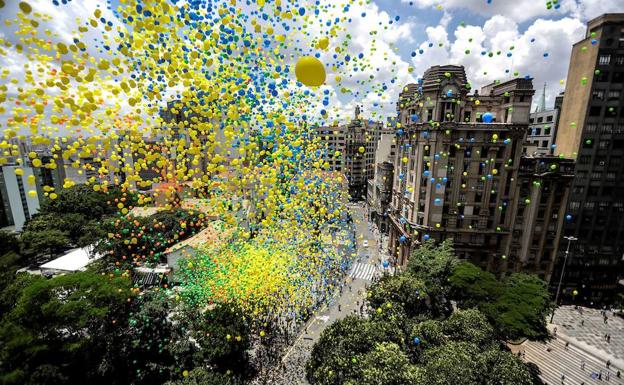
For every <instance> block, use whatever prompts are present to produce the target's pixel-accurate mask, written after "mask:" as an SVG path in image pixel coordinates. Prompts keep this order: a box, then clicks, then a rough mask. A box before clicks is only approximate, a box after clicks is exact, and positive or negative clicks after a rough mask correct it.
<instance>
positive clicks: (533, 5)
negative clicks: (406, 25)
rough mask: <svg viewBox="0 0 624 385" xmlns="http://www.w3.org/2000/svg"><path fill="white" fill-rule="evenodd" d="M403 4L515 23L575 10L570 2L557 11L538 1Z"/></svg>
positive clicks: (448, 0) (435, 0) (464, 0)
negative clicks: (498, 17)
mask: <svg viewBox="0 0 624 385" xmlns="http://www.w3.org/2000/svg"><path fill="white" fill-rule="evenodd" d="M402 1H403V2H404V3H409V2H413V3H414V5H415V6H417V7H419V8H429V7H435V8H438V7H441V8H442V9H443V10H445V11H448V10H457V9H467V10H469V11H470V12H472V13H475V14H477V15H481V16H486V17H491V16H494V15H506V16H508V17H509V18H511V19H513V20H514V21H516V22H523V21H527V20H531V19H533V18H536V17H540V16H546V17H548V16H551V15H552V16H555V15H559V16H561V15H562V14H564V13H567V12H571V11H573V10H575V9H576V4H574V2H571V1H559V3H560V4H561V5H560V8H559V9H554V8H553V9H550V10H549V9H547V8H546V1H540V0H492V1H491V3H490V4H488V3H487V2H486V0H402Z"/></svg>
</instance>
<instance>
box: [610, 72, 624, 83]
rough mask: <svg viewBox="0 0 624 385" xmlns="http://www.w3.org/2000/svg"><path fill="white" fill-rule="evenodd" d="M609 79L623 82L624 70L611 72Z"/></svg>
mask: <svg viewBox="0 0 624 385" xmlns="http://www.w3.org/2000/svg"><path fill="white" fill-rule="evenodd" d="M611 81H612V82H613V83H622V82H624V72H615V73H614V74H613V79H612V80H611Z"/></svg>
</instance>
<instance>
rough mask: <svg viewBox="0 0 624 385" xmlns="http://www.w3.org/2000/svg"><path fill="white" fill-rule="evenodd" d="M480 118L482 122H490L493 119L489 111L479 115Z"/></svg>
mask: <svg viewBox="0 0 624 385" xmlns="http://www.w3.org/2000/svg"><path fill="white" fill-rule="evenodd" d="M481 120H483V122H484V123H492V120H494V115H492V113H491V112H486V113H485V114H483V115H482V116H481Z"/></svg>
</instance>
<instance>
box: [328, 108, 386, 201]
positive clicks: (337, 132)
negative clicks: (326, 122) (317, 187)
mask: <svg viewBox="0 0 624 385" xmlns="http://www.w3.org/2000/svg"><path fill="white" fill-rule="evenodd" d="M316 132H317V135H318V136H319V137H320V138H321V141H322V142H323V143H325V144H326V146H327V147H326V152H325V160H326V162H327V163H328V164H329V169H330V170H332V171H339V172H342V173H343V174H344V175H345V176H346V177H347V180H348V181H349V194H350V195H351V199H353V200H362V199H366V189H367V181H368V180H369V179H372V178H373V177H374V175H375V169H374V163H375V151H376V149H377V143H378V142H379V139H380V138H381V135H382V134H383V133H389V132H391V130H389V129H385V128H384V127H383V125H382V124H381V123H379V122H374V121H372V120H364V119H362V117H361V109H360V107H359V106H356V108H355V115H354V119H353V120H351V121H350V122H349V123H347V124H345V125H341V126H333V127H317V128H316Z"/></svg>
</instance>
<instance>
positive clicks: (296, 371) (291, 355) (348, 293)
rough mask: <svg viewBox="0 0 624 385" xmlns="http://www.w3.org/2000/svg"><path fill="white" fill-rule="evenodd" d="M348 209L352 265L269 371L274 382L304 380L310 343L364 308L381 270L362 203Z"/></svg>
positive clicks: (376, 241)
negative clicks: (352, 237)
mask: <svg viewBox="0 0 624 385" xmlns="http://www.w3.org/2000/svg"><path fill="white" fill-rule="evenodd" d="M350 210H351V214H352V217H353V221H354V223H355V225H356V240H357V246H356V255H355V256H354V260H353V267H352V268H351V270H350V272H349V274H348V276H347V277H346V278H345V281H344V286H343V287H342V288H341V290H340V292H338V293H336V297H335V299H334V300H332V301H331V304H329V305H326V306H324V307H323V308H322V309H321V310H320V311H319V312H318V313H317V314H316V315H314V316H313V317H312V318H311V319H310V320H309V321H308V323H307V324H306V327H305V328H304V329H303V331H302V333H301V334H300V335H299V337H298V338H297V339H296V340H295V342H294V343H293V345H292V346H291V347H290V348H289V349H287V350H286V352H285V354H284V357H283V359H282V366H281V367H279V368H277V370H276V371H275V372H273V373H272V374H271V375H270V377H271V380H272V382H271V383H273V384H278V385H291V384H297V385H300V384H307V381H306V380H305V364H306V362H307V360H308V358H309V356H310V353H311V351H312V346H313V345H314V343H315V342H316V340H317V339H318V338H319V336H320V335H321V333H322V332H323V330H325V328H327V327H328V326H329V325H331V323H333V322H335V321H336V320H339V319H342V318H344V317H346V316H347V315H349V314H357V313H359V312H360V311H363V312H364V313H365V311H366V309H365V308H364V305H363V300H364V298H365V297H366V289H367V287H368V285H370V283H371V281H372V279H373V278H374V277H375V276H376V275H378V274H382V271H383V270H384V268H383V265H382V263H383V260H384V257H382V258H381V259H380V252H379V239H378V235H376V232H374V231H373V229H372V228H371V227H369V223H368V221H367V215H366V209H365V208H364V206H363V205H362V204H357V205H355V204H350ZM377 234H378V233H377ZM365 240H366V241H368V246H367V247H365V246H364V241H365Z"/></svg>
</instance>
